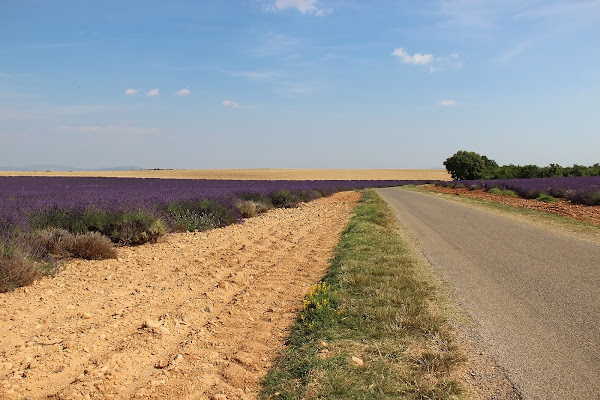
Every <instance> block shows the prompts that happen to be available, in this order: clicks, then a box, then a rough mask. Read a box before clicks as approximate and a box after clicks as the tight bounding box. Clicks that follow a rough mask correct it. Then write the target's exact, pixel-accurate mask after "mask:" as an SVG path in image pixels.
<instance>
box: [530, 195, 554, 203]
mask: <svg viewBox="0 0 600 400" xmlns="http://www.w3.org/2000/svg"><path fill="white" fill-rule="evenodd" d="M535 199H536V200H539V201H543V202H544V203H556V202H557V201H558V200H556V198H555V197H554V196H550V195H549V194H547V193H540V194H539V195H538V196H537V197H536V198H535Z"/></svg>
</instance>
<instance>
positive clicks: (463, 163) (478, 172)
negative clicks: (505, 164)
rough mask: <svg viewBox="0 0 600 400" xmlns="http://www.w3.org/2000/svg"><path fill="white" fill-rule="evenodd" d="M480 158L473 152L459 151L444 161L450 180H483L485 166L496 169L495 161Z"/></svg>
mask: <svg viewBox="0 0 600 400" xmlns="http://www.w3.org/2000/svg"><path fill="white" fill-rule="evenodd" d="M484 157H485V156H481V155H479V154H477V153H475V152H473V151H465V150H459V151H457V152H456V153H455V154H454V155H453V156H452V157H449V158H447V159H446V161H444V166H445V167H446V170H447V171H448V172H449V173H450V175H452V179H456V180H471V179H484V178H485V177H486V172H487V170H486V166H489V167H490V168H492V167H493V166H494V165H495V166H496V167H497V166H498V164H496V162H495V161H493V160H490V159H488V158H487V157H485V159H484ZM486 164H487V165H486Z"/></svg>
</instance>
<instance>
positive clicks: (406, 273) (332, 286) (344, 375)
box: [260, 190, 463, 399]
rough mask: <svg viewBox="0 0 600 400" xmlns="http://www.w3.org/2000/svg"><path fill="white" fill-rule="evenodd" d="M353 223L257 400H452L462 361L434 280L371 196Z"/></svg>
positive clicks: (386, 210) (376, 198)
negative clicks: (397, 399) (275, 399)
mask: <svg viewBox="0 0 600 400" xmlns="http://www.w3.org/2000/svg"><path fill="white" fill-rule="evenodd" d="M354 214H355V215H354V216H353V218H352V219H351V221H350V223H349V224H348V226H347V227H346V229H345V231H344V232H343V234H342V238H341V240H340V243H339V244H338V246H337V248H336V251H335V256H334V258H333V259H332V262H331V267H330V270H329V273H328V274H327V275H326V276H325V277H324V279H323V280H322V282H320V283H319V284H318V285H315V286H314V287H313V288H312V290H311V292H310V293H309V294H308V296H307V297H306V298H305V299H304V305H303V309H302V311H301V313H300V315H299V318H298V320H297V322H296V324H295V326H294V327H293V329H292V332H291V334H290V337H289V341H288V342H289V346H288V347H286V348H285V350H284V351H283V353H282V355H281V357H280V358H279V359H278V361H277V362H276V363H275V365H274V366H273V368H272V369H271V370H270V371H269V372H268V374H267V376H266V378H265V380H264V382H263V391H262V393H261V396H260V398H262V399H271V398H277V399H325V398H326V399H386V398H394V399H395V398H402V399H454V398H459V397H460V396H461V394H462V388H461V385H460V382H459V380H458V379H456V377H455V376H454V375H455V374H454V371H455V369H456V367H457V366H458V365H459V364H460V363H461V362H462V361H463V357H462V355H461V353H460V351H459V350H458V348H457V347H456V346H455V345H454V344H453V343H452V338H451V334H450V328H449V324H448V322H447V320H446V318H445V317H444V312H443V311H442V310H443V308H444V306H443V301H442V299H441V298H440V297H439V295H438V291H437V288H436V284H435V281H434V280H433V278H432V277H431V276H429V275H428V274H427V273H426V272H425V270H424V269H423V264H422V261H420V259H419V258H418V256H416V255H415V254H414V252H413V249H412V247H411V245H410V243H409V242H407V241H405V240H404V239H402V237H401V236H400V235H399V231H398V226H397V222H396V220H395V218H394V216H393V214H392V212H391V211H390V210H389V208H388V207H387V205H386V204H385V202H384V201H383V200H382V199H381V198H380V197H379V196H378V195H377V193H376V192H375V191H374V190H366V191H365V194H364V198H363V201H362V202H361V204H359V205H358V206H357V207H356V209H355V211H354Z"/></svg>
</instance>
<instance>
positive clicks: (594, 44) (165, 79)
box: [0, 0, 600, 168]
mask: <svg viewBox="0 0 600 400" xmlns="http://www.w3.org/2000/svg"><path fill="white" fill-rule="evenodd" d="M599 110H600V1H598V0H569V1H558V0H544V1H541V0H442V1H440V0H437V1H428V0H423V1H398V0H397V1H388V0H378V1H366V0H361V1H355V0H343V1H341V0H212V1H209V0H206V1H178V0H174V1H168V2H167V1H157V0H144V1H137V0H130V1H121V0H119V1H113V0H103V1H100V0H87V1H80V0H77V1H61V0H53V1H45V0H44V1H30V0H1V1H0V165H3V166H11V165H12V166H25V165H30V164H58V165H70V166H75V167H80V168H100V167H110V166H119V165H135V166H139V167H143V168H430V167H441V166H442V162H443V161H444V160H445V159H446V158H447V157H449V156H451V155H452V154H453V153H454V152H456V151H457V150H461V149H462V150H472V151H476V152H479V153H481V154H485V155H487V156H488V157H490V158H492V159H495V160H496V161H497V162H498V163H499V164H508V163H515V164H529V163H534V164H538V165H547V164H549V163H559V164H563V165H572V164H574V163H578V164H586V165H591V164H593V163H596V162H600V111H599Z"/></svg>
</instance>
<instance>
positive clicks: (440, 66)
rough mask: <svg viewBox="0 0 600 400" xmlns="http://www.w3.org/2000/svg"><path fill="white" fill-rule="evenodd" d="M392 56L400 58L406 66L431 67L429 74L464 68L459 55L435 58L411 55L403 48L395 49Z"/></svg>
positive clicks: (425, 55)
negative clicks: (450, 68) (451, 68)
mask: <svg viewBox="0 0 600 400" xmlns="http://www.w3.org/2000/svg"><path fill="white" fill-rule="evenodd" d="M392 55H393V56H395V57H398V58H399V59H400V60H402V62H403V63H404V64H415V65H429V72H438V71H443V70H445V69H446V68H449V67H453V68H457V69H458V68H462V66H463V62H462V61H461V60H460V56H459V55H458V53H452V54H450V55H449V56H447V57H434V55H433V54H422V53H415V54H412V55H411V54H410V53H408V52H407V51H406V50H404V49H403V48H397V49H394V51H393V52H392Z"/></svg>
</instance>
